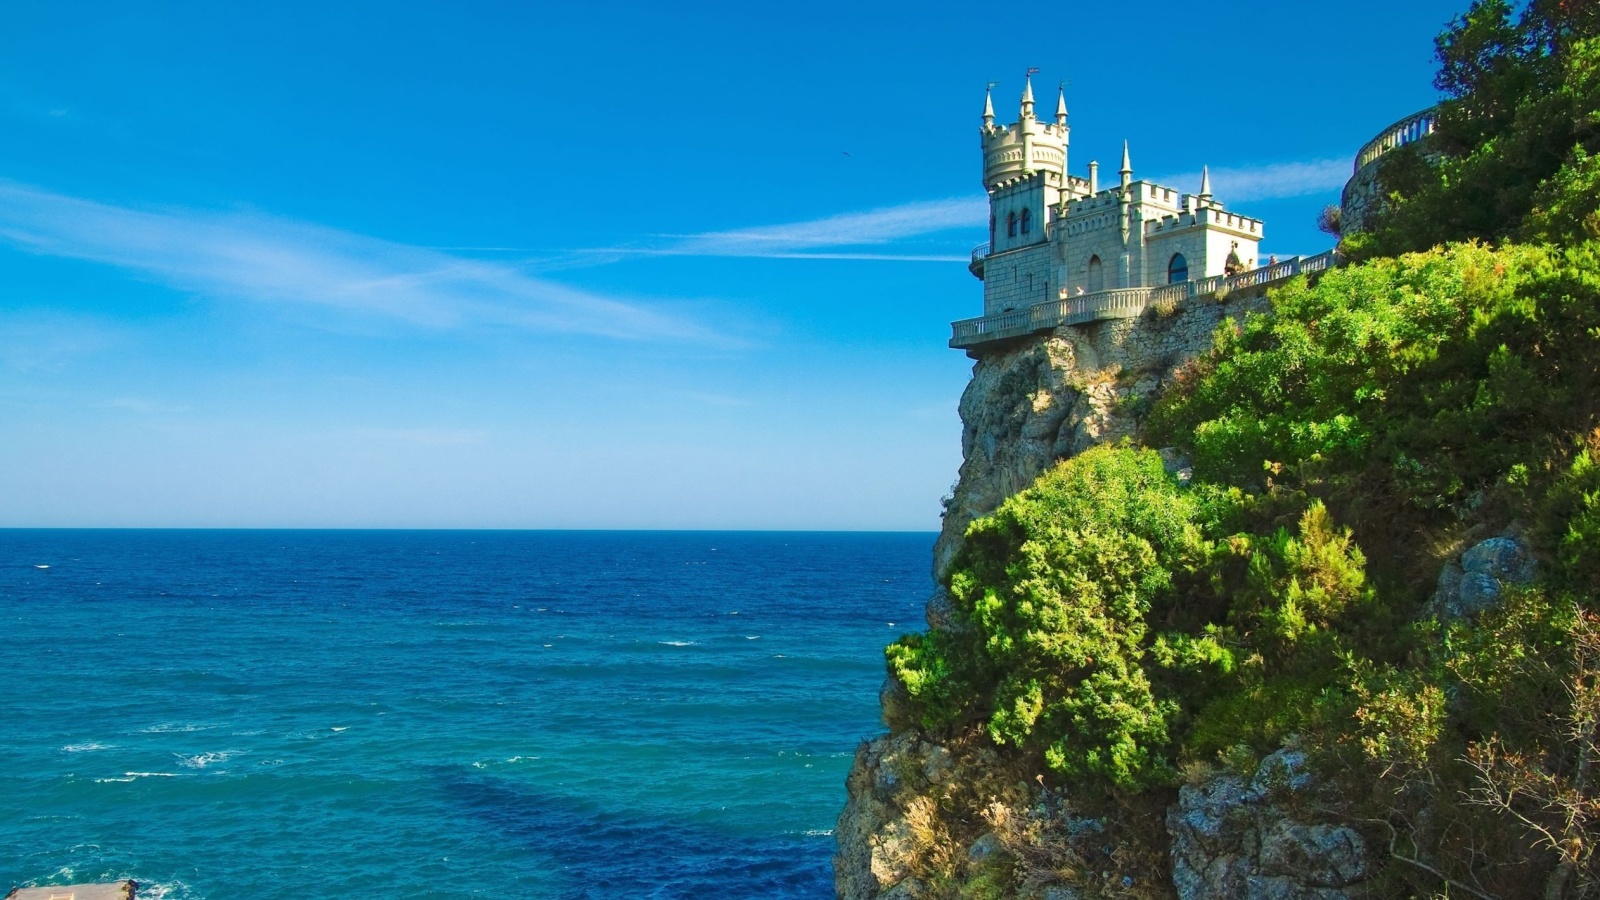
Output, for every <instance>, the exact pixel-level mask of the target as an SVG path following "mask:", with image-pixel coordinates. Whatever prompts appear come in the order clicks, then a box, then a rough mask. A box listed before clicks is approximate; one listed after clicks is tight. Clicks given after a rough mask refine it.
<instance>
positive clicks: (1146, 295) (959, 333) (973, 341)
mask: <svg viewBox="0 0 1600 900" xmlns="http://www.w3.org/2000/svg"><path fill="white" fill-rule="evenodd" d="M1335 261H1336V255H1335V253H1334V251H1332V250H1329V251H1328V252H1326V253H1321V254H1318V255H1316V256H1297V257H1294V258H1293V259H1290V260H1287V261H1285V262H1280V263H1277V264H1275V265H1270V266H1263V267H1261V268H1259V269H1252V270H1250V271H1248V272H1240V273H1239V274H1237V275H1213V276H1212V277H1210V278H1202V279H1199V280H1198V281H1186V282H1183V283H1181V284H1167V285H1162V286H1160V287H1135V288H1113V289H1111V290H1108V291H1095V292H1094V293H1092V294H1081V295H1079V296H1076V297H1066V296H1063V297H1061V298H1060V299H1058V300H1048V301H1046V302H1044V303H1040V304H1037V305H1035V306H1030V307H1028V308H1026V309H1019V310H1015V311H1012V312H1008V313H1000V314H998V315H993V316H979V317H978V318H976V319H962V320H960V321H958V322H953V323H951V325H950V346H951V347H953V348H955V349H957V350H967V349H970V348H972V347H976V346H979V345H981V344H987V343H989V342H991V341H1003V340H1008V339H1010V338H1017V337H1022V336H1024V335H1028V334H1033V333H1035V332H1040V331H1050V330H1051V329H1054V328H1059V327H1060V326H1062V325H1081V324H1083V323H1085V322H1098V321H1101V320H1104V319H1135V318H1138V317H1139V316H1141V315H1143V314H1144V311H1145V310H1146V309H1149V308H1150V307H1151V306H1152V305H1155V304H1160V303H1174V304H1182V303H1185V302H1187V301H1189V300H1190V299H1192V298H1196V297H1211V296H1214V295H1215V294H1217V293H1218V292H1219V291H1227V292H1230V293H1231V292H1233V291H1237V290H1243V289H1245V288H1254V287H1264V286H1268V285H1273V284H1277V283H1279V282H1283V281H1288V280H1289V279H1291V278H1293V277H1295V276H1296V275H1306V274H1310V273H1313V272H1322V271H1325V270H1327V269H1329V268H1331V267H1332V266H1333V264H1334V262H1335Z"/></svg>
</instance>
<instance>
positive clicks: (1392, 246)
mask: <svg viewBox="0 0 1600 900" xmlns="http://www.w3.org/2000/svg"><path fill="white" fill-rule="evenodd" d="M1436 51H1437V55H1438V59H1439V74H1438V76H1437V78H1436V79H1435V86H1436V87H1438V88H1439V90H1441V91H1442V92H1444V94H1445V95H1446V99H1445V101H1444V102H1443V103H1442V104H1441V105H1440V107H1439V113H1438V117H1437V123H1436V128H1437V130H1436V132H1435V133H1434V135H1433V136H1432V137H1431V138H1430V139H1429V140H1428V141H1426V142H1422V143H1418V144H1411V145H1408V146H1407V147H1404V148H1401V149H1400V150H1398V151H1395V152H1393V153H1391V154H1390V155H1389V156H1388V157H1386V158H1385V162H1384V165H1383V168H1382V169H1381V171H1380V182H1381V186H1382V188H1383V191H1384V193H1385V195H1386V196H1387V197H1388V199H1389V201H1390V202H1389V209H1388V210H1387V212H1385V213H1383V214H1380V215H1379V216H1378V218H1377V221H1376V222H1375V223H1374V224H1373V227H1372V228H1371V230H1370V232H1369V233H1365V234H1360V235H1352V236H1350V238H1349V239H1348V240H1347V241H1346V242H1345V249H1346V250H1347V251H1348V252H1349V253H1351V255H1353V256H1355V257H1358V258H1368V257H1371V256H1375V255H1396V254H1399V253H1404V252H1409V251H1416V250H1425V249H1428V248H1430V247H1434V246H1437V245H1439V244H1443V243H1448V242H1451V241H1466V240H1481V241H1491V242H1494V241H1501V240H1507V239H1522V240H1542V241H1558V242H1566V241H1575V240H1580V239H1583V238H1586V237H1587V238H1593V237H1597V236H1600V235H1597V234H1596V232H1595V229H1596V227H1597V225H1600V217H1597V212H1600V194H1597V193H1596V192H1595V190H1594V187H1595V185H1596V181H1597V179H1600V172H1597V170H1596V164H1595V163H1594V162H1593V157H1594V155H1595V154H1596V153H1600V117H1597V112H1596V111H1597V110H1600V4H1596V3H1594V2H1593V0H1533V2H1529V3H1527V4H1525V5H1523V6H1522V9H1521V11H1520V12H1518V11H1517V10H1516V9H1515V8H1514V7H1513V5H1512V4H1511V3H1510V2H1508V0H1475V2H1474V3H1473V4H1472V6H1471V8H1470V9H1468V11H1467V12H1466V13H1465V14H1463V15H1462V16H1460V17H1458V18H1457V19H1456V20H1455V21H1454V22H1452V23H1451V26H1450V27H1449V28H1448V29H1447V30H1446V31H1445V32H1444V33H1443V34H1441V35H1440V36H1439V38H1438V40H1437V42H1436Z"/></svg>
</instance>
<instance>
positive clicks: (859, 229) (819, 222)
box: [652, 197, 989, 261]
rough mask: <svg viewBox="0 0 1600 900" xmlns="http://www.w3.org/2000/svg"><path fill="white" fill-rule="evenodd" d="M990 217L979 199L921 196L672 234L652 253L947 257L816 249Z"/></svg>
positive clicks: (875, 242) (867, 243) (967, 225)
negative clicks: (777, 221)
mask: <svg viewBox="0 0 1600 900" xmlns="http://www.w3.org/2000/svg"><path fill="white" fill-rule="evenodd" d="M988 215H989V202H988V200H986V199H985V198H983V197H956V198H951V199H948V200H923V201H918V202H915V203H905V204H901V205H899V206H890V207H884V208H881V209H872V210H867V211H865V212H853V213H843V214H840V215H833V216H828V217H826V218H821V219H812V220H810V221H806V222H789V223H786V224H782V225H764V226H758V227H754V228H741V229H737V230H734V231H708V232H704V233H702V234H691V235H683V236H676V237H675V238H674V239H673V240H672V241H671V242H670V243H668V244H667V245H665V246H663V247H658V248H653V251H652V252H656V253H672V254H679V255H684V256H776V257H781V258H785V259H791V258H796V257H801V256H822V257H823V258H830V259H911V260H918V261H923V260H930V259H936V260H944V259H949V258H951V257H947V256H944V255H937V254H935V255H929V254H885V253H872V252H856V253H846V252H844V251H842V250H838V249H834V252H831V253H826V254H823V253H818V252H816V251H819V250H823V249H824V248H844V247H872V246H881V245H884V244H890V243H894V242H896V241H901V240H905V239H906V238H915V237H923V236H926V235H931V234H937V233H939V232H944V231H951V230H954V229H971V228H975V227H981V226H982V225H983V222H984V220H985V218H986V217H987V216H988ZM954 258H955V259H961V257H954Z"/></svg>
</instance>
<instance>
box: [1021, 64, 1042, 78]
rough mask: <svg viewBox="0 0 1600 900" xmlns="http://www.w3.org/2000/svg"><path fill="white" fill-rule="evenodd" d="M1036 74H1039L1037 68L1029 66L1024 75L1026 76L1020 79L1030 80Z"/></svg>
mask: <svg viewBox="0 0 1600 900" xmlns="http://www.w3.org/2000/svg"><path fill="white" fill-rule="evenodd" d="M1037 74H1039V67H1038V66H1029V67H1028V74H1026V75H1024V76H1022V77H1024V78H1032V77H1033V76H1035V75H1037Z"/></svg>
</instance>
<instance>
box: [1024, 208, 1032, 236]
mask: <svg viewBox="0 0 1600 900" xmlns="http://www.w3.org/2000/svg"><path fill="white" fill-rule="evenodd" d="M1032 223H1033V210H1030V209H1024V210H1023V211H1022V233H1023V234H1027V233H1028V232H1029V231H1031V230H1033V229H1032V227H1031V226H1032Z"/></svg>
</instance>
